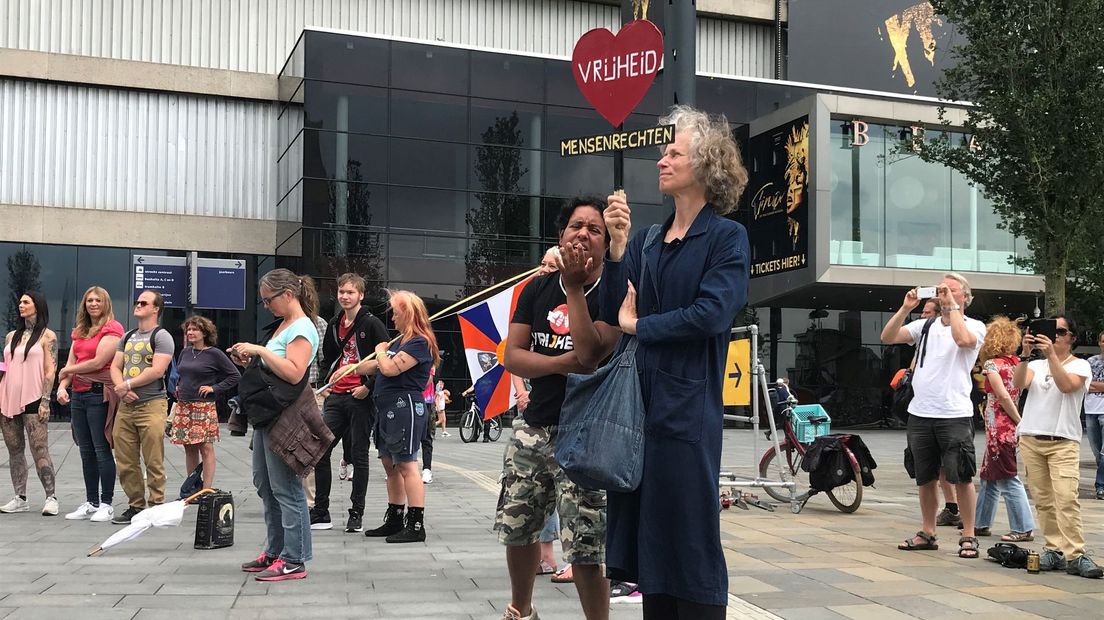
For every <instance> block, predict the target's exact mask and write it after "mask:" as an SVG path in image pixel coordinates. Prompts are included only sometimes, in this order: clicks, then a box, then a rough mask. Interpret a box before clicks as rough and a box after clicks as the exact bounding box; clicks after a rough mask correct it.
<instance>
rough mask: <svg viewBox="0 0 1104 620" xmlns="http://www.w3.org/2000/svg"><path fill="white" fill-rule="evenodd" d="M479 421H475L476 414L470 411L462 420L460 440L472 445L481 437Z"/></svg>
mask: <svg viewBox="0 0 1104 620" xmlns="http://www.w3.org/2000/svg"><path fill="white" fill-rule="evenodd" d="M478 424H479V421H478V420H476V419H475V412H474V411H472V410H471V409H469V410H468V411H467V413H465V414H464V417H463V418H461V419H460V440H461V441H463V442H464V443H471V442H473V441H475V440H476V438H477V437H478V436H479V430H478V429H477V428H476V425H478Z"/></svg>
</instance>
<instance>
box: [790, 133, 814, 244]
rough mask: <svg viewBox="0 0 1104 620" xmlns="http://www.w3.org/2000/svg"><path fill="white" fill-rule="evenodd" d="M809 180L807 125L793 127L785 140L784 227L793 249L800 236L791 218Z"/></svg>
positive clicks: (795, 221)
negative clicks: (786, 229) (785, 226)
mask: <svg viewBox="0 0 1104 620" xmlns="http://www.w3.org/2000/svg"><path fill="white" fill-rule="evenodd" d="M808 179H809V123H804V124H802V125H801V128H800V129H798V128H797V127H794V128H793V129H791V130H790V135H789V136H788V137H787V138H786V225H787V228H788V230H789V232H790V240H791V241H792V242H793V247H794V248H797V242H798V240H799V239H800V235H801V222H798V221H797V220H796V219H794V218H793V217H791V216H790V215H789V214H791V213H793V212H794V211H795V210H797V208H798V207H799V206H801V203H802V201H803V200H804V199H805V188H806V187H807V186H808Z"/></svg>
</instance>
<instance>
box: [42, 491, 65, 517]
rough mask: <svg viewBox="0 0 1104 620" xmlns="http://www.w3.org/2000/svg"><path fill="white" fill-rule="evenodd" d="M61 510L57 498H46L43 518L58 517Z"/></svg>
mask: <svg viewBox="0 0 1104 620" xmlns="http://www.w3.org/2000/svg"><path fill="white" fill-rule="evenodd" d="M60 509H61V507H60V506H58V501H57V498H56V497H54V496H53V495H51V496H50V497H47V498H46V503H45V504H43V505H42V516H44V517H56V516H57V513H58V511H59V510H60Z"/></svg>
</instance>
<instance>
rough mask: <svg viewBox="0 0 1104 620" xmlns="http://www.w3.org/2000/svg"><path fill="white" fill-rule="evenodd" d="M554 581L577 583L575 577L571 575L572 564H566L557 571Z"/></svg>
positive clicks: (553, 577)
mask: <svg viewBox="0 0 1104 620" xmlns="http://www.w3.org/2000/svg"><path fill="white" fill-rule="evenodd" d="M552 583H575V577H573V576H572V575H571V565H570V564H564V567H563V568H561V569H560V570H558V571H556V572H555V574H553V575H552Z"/></svg>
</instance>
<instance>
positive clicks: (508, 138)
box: [469, 99, 558, 149]
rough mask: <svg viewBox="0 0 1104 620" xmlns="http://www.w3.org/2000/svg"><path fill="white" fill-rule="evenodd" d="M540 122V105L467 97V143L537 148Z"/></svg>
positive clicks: (539, 138)
mask: <svg viewBox="0 0 1104 620" xmlns="http://www.w3.org/2000/svg"><path fill="white" fill-rule="evenodd" d="M515 115H516V116H517V121H516V122H515V121H514V120H513V117H514V116H515ZM542 124H543V119H542V118H541V106H538V105H532V104H525V103H513V102H510V101H495V100H492V99H472V100H471V135H470V136H469V140H470V141H471V142H474V143H485V144H510V145H513V146H522V147H525V148H530V149H539V148H541V132H542V130H541V126H542ZM557 148H558V147H557Z"/></svg>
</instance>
